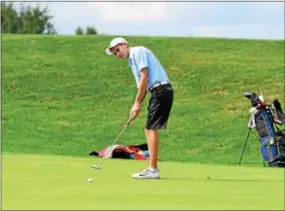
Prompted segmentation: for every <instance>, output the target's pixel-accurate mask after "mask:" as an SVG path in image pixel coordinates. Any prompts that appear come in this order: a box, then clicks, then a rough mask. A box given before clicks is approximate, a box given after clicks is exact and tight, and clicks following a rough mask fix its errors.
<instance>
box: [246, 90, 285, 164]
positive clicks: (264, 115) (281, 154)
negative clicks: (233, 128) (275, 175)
mask: <svg viewBox="0 0 285 211" xmlns="http://www.w3.org/2000/svg"><path fill="white" fill-rule="evenodd" d="M244 96H245V97H247V98H248V99H250V100H251V104H252V108H251V109H250V113H251V117H250V120H249V123H248V128H249V129H253V128H255V129H256V132H257V134H258V139H259V140H260V153H261V155H262V158H263V160H264V162H266V163H267V164H268V165H269V166H279V167H285V131H284V130H281V129H280V128H279V126H281V125H284V124H285V115H284V113H283V111H282V108H281V104H280V103H279V101H278V99H276V100H274V101H273V103H272V104H271V105H267V104H265V103H264V100H263V99H262V100H261V99H260V98H261V96H260V97H259V96H257V95H256V94H255V93H252V92H246V93H245V94H244ZM262 98H263V97H262Z"/></svg>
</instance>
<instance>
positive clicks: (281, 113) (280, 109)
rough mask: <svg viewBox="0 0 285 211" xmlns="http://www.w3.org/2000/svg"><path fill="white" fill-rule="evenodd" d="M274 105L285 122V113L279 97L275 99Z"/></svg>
mask: <svg viewBox="0 0 285 211" xmlns="http://www.w3.org/2000/svg"><path fill="white" fill-rule="evenodd" d="M273 106H274V107H275V110H276V114H277V118H278V119H279V120H280V121H281V122H282V123H283V124H284V123H285V115H284V113H283V110H282V108H281V104H280V102H279V101H278V99H275V100H274V101H273Z"/></svg>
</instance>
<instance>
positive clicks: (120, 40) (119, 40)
mask: <svg viewBox="0 0 285 211" xmlns="http://www.w3.org/2000/svg"><path fill="white" fill-rule="evenodd" d="M122 43H126V44H127V43H128V42H127V40H125V39H124V38H122V37H116V38H114V39H112V41H111V42H110V46H109V47H108V48H106V50H105V51H106V53H107V55H109V56H111V55H113V53H112V51H111V50H110V49H111V48H113V47H115V46H116V45H118V44H122Z"/></svg>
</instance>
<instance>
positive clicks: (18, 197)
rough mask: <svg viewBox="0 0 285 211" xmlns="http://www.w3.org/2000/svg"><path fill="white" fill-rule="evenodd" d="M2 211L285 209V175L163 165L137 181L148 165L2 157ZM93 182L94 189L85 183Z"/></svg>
mask: <svg viewBox="0 0 285 211" xmlns="http://www.w3.org/2000/svg"><path fill="white" fill-rule="evenodd" d="M2 159H3V160H2V164H3V166H2V170H3V171H2V173H3V174H2V184H3V187H2V188H3V189H2V199H3V201H2V208H3V209H4V210H8V209H10V210H11V209H13V210H24V209H29V210H32V209H33V210H35V209H36V210H41V209H45V210H52V209H56V210H63V209H65V210H66V209H68V210H76V209H80V210H87V209H92V210H95V209H101V210H102V209H108V210H110V209H117V210H118V209H120V210H127V209H130V210H134V209H153V210H154V209H168V210H169V209H188V210H189V209H203V210H205V209H211V210H213V209H227V210H231V209H235V210H238V209H239V210H241V209H247V210H252V209H259V210H268V209H272V210H281V209H284V169H275V168H274V169H273V168H264V167H262V166H261V167H245V166H214V165H199V164H183V163H171V162H161V163H160V167H161V170H162V171H161V172H162V175H161V176H162V177H163V178H162V179H160V180H135V179H132V178H131V174H132V173H134V172H136V171H138V170H141V169H142V168H144V167H145V166H146V164H147V162H146V161H133V160H131V161H130V160H104V162H103V169H102V170H95V169H92V168H90V165H91V164H93V163H94V164H96V162H97V161H98V159H97V158H91V157H87V158H77V157H62V156H44V155H21V154H7V153H4V154H3V155H2ZM89 177H91V178H93V183H88V182H87V179H88V178H89Z"/></svg>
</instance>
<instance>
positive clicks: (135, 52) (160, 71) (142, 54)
mask: <svg viewBox="0 0 285 211" xmlns="http://www.w3.org/2000/svg"><path fill="white" fill-rule="evenodd" d="M129 66H130V67H131V69H132V72H133V75H134V77H135V80H136V83H137V85H138V84H139V81H140V70H141V69H142V68H144V67H147V71H148V84H147V88H150V87H152V86H153V85H154V84H156V83H158V82H163V81H168V82H169V78H168V76H167V73H166V71H165V69H164V68H163V66H162V65H161V64H160V62H159V61H158V59H157V58H156V57H155V55H154V54H153V53H152V52H151V51H150V50H149V49H147V48H146V47H143V46H135V47H130V56H129Z"/></svg>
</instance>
